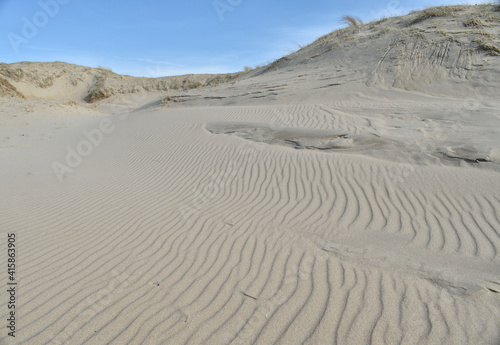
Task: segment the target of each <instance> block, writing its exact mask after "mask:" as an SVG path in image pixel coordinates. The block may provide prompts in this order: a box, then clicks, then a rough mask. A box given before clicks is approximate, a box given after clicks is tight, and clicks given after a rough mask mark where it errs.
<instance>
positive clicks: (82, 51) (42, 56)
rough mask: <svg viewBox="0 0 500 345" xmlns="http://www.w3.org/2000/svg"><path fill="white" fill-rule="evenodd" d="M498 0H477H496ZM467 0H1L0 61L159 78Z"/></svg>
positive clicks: (248, 61)
mask: <svg viewBox="0 0 500 345" xmlns="http://www.w3.org/2000/svg"><path fill="white" fill-rule="evenodd" d="M487 2H489V1H470V2H469V3H487ZM463 3H467V2H466V1H461V0H454V1H452V0H438V1H436V0H384V1H370V0H312V1H307V0H286V1H284V0H274V1H273V0H183V1H181V0H179V1H168V0H163V1H161V0H156V1H155V0H141V1H138V0H134V1H132V0H121V1H106V0H100V1H97V0H0V62H7V63H10V62H18V61H64V62H69V63H74V64H79V65H86V66H92V67H97V66H99V65H100V66H105V67H109V68H112V69H113V71H114V72H116V73H120V74H129V75H134V76H148V77H159V76H166V75H178V74H187V73H226V72H237V71H241V70H243V67H244V66H255V65H258V64H264V63H268V62H270V61H272V60H274V59H276V58H279V57H281V56H283V55H286V54H289V53H291V52H293V51H295V50H297V49H298V48H299V44H307V43H311V42H312V41H314V40H315V39H316V38H318V37H320V36H322V35H324V34H327V33H329V32H331V31H333V30H335V29H337V28H339V27H342V24H341V22H340V18H341V17H342V16H343V15H346V14H348V15H354V16H358V17H360V18H362V19H363V20H364V21H365V22H368V21H370V20H374V19H379V18H381V17H384V16H386V17H389V16H394V15H401V14H407V13H408V12H410V11H411V10H414V9H422V8H425V7H428V6H436V5H449V4H463Z"/></svg>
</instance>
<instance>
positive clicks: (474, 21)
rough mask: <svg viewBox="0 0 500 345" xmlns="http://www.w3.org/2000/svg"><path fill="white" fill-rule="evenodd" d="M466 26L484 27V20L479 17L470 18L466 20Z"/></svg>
mask: <svg viewBox="0 0 500 345" xmlns="http://www.w3.org/2000/svg"><path fill="white" fill-rule="evenodd" d="M464 26H466V27H473V28H482V27H484V22H483V21H482V20H481V19H479V18H469V19H468V20H467V21H465V22H464Z"/></svg>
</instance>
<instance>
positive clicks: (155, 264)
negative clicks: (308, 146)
mask: <svg viewBox="0 0 500 345" xmlns="http://www.w3.org/2000/svg"><path fill="white" fill-rule="evenodd" d="M166 114H167V113H166V112H165V113H164V112H155V113H149V114H148V113H144V114H140V115H141V116H132V117H130V119H128V120H127V122H126V123H123V124H122V125H121V126H120V127H119V128H118V129H117V131H119V134H117V135H116V136H110V137H109V138H107V141H106V143H105V144H103V145H102V146H101V147H99V149H98V150H96V152H95V153H93V154H92V155H91V156H89V157H88V160H87V161H86V162H85V164H84V165H83V166H81V167H80V168H78V169H76V171H75V173H74V174H72V175H71V176H70V177H69V178H68V179H67V180H65V182H63V183H62V184H60V185H59V184H54V188H46V187H40V188H39V190H33V189H32V188H31V187H30V186H26V188H25V189H20V190H19V191H18V193H17V194H16V195H9V196H8V202H6V201H5V199H3V200H2V204H1V207H0V210H1V211H0V214H1V226H2V228H3V229H4V230H6V229H13V230H9V231H19V232H20V234H21V236H20V238H19V245H20V248H22V253H21V254H22V256H21V257H22V261H21V267H22V269H21V271H20V272H21V273H20V275H21V276H22V301H21V302H20V306H19V310H18V313H19V315H22V332H20V339H19V341H20V343H22V344H477V343H478V342H480V343H482V344H496V343H498V340H499V339H500V331H499V330H500V321H499V320H500V300H499V294H497V293H495V291H496V292H498V291H499V290H500V272H499V269H498V267H499V263H500V261H499V255H500V253H499V250H500V178H499V176H498V174H496V173H493V172H487V171H482V170H478V169H468V168H464V169H461V168H451V167H433V166H430V167H423V166H420V167H419V166H412V165H407V164H397V163H390V162H382V161H379V160H376V159H371V158H368V157H360V156H349V155H342V154H335V153H333V154H331V153H330V154H326V153H322V152H316V151H305V150H294V149H292V148H287V147H279V146H271V145H266V144H264V143H255V142H249V141H246V140H242V139H241V138H237V137H232V136H224V135H215V134H210V133H209V132H207V131H206V130H204V128H203V124H204V123H206V122H208V121H212V122H213V121H233V120H237V121H249V122H255V121H260V122H265V121H267V123H271V124H273V123H274V125H276V126H286V127H297V128H316V129H335V130H346V131H349V133H363V132H366V131H368V130H369V129H370V126H371V124H370V120H369V119H367V118H363V117H357V116H355V115H352V114H351V115H350V114H348V113H347V112H344V111H342V109H339V108H335V107H332V106H328V105H318V106H307V105H304V106H294V105H290V106H283V107H241V108H237V107H234V108H223V109H218V108H214V109H210V110H207V109H201V110H182V109H180V110H172V111H169V112H168V116H166ZM186 116H188V117H186ZM193 118H195V119H198V122H197V123H198V124H199V125H196V126H191V125H186V123H185V122H186V121H193ZM183 121H184V122H183ZM123 138H127V140H123ZM464 196H465V197H464ZM456 262H460V263H463V270H461V271H460V272H455V271H453V270H454V267H455V266H454V265H453V263H456ZM40 268H42V269H40ZM1 315H2V317H6V314H5V312H4V310H2V314H1ZM2 337H3V338H0V341H2V342H3V341H6V338H5V336H4V335H3V334H2Z"/></svg>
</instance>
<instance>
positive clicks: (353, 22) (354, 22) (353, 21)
mask: <svg viewBox="0 0 500 345" xmlns="http://www.w3.org/2000/svg"><path fill="white" fill-rule="evenodd" d="M342 23H344V24H347V25H348V26H350V27H351V26H352V27H355V28H357V27H359V26H363V25H364V24H365V23H364V22H363V20H362V19H361V18H359V17H353V16H347V15H346V16H343V17H342Z"/></svg>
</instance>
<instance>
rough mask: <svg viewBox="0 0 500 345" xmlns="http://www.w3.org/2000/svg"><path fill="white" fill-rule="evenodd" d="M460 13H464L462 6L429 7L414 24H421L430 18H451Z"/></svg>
mask: <svg viewBox="0 0 500 345" xmlns="http://www.w3.org/2000/svg"><path fill="white" fill-rule="evenodd" d="M458 11H463V7H462V6H437V7H429V8H426V9H425V10H423V11H421V12H420V13H419V15H418V17H417V18H416V19H415V20H414V21H413V22H412V24H416V23H420V22H422V21H424V20H427V19H429V18H439V17H449V16H452V15H454V14H455V13H456V12H458Z"/></svg>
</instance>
